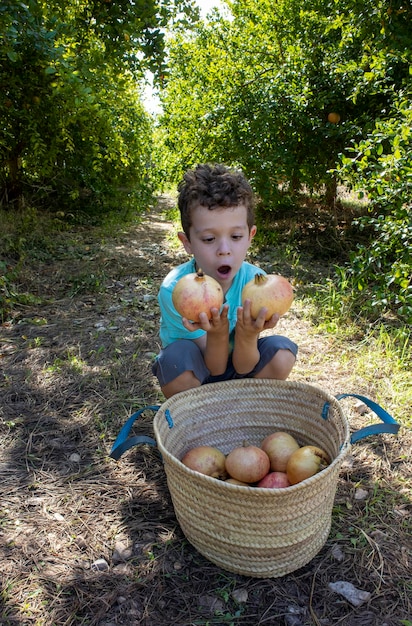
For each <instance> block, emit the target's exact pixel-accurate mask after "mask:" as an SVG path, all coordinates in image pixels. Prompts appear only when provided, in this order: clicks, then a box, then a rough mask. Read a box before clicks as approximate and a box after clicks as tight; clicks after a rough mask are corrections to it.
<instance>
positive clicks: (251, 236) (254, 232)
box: [249, 225, 257, 240]
mask: <svg viewBox="0 0 412 626" xmlns="http://www.w3.org/2000/svg"><path fill="white" fill-rule="evenodd" d="M256 231H257V226H255V225H253V226H252V228H251V229H250V232H249V238H250V240H252V239H253V237H254V236H255V235H256Z"/></svg>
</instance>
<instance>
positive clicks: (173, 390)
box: [161, 371, 200, 398]
mask: <svg viewBox="0 0 412 626" xmlns="http://www.w3.org/2000/svg"><path fill="white" fill-rule="evenodd" d="M199 386H200V380H199V379H198V378H196V376H195V375H194V373H193V372H192V371H186V372H183V373H182V374H180V375H179V376H177V377H176V378H174V379H173V380H171V381H170V383H167V384H166V385H164V386H163V387H162V388H161V389H162V393H163V395H164V396H165V398H171V396H174V395H175V394H177V393H180V392H181V391H188V389H194V388H195V387H199Z"/></svg>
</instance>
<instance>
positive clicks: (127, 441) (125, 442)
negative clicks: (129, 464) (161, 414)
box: [110, 405, 160, 461]
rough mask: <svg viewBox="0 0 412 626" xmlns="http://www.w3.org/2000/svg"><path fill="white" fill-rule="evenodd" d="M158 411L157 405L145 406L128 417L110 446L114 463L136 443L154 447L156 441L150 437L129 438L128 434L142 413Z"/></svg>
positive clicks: (137, 436)
mask: <svg viewBox="0 0 412 626" xmlns="http://www.w3.org/2000/svg"><path fill="white" fill-rule="evenodd" d="M159 409H160V406H159V405H153V406H145V407H143V408H142V409H139V411H136V413H133V415H131V416H130V417H129V419H128V420H127V422H126V423H125V424H124V426H123V427H122V429H121V431H120V433H119V434H118V435H117V438H116V441H115V442H114V444H113V446H112V449H111V452H110V457H111V458H112V459H115V460H116V461H118V460H119V459H120V457H121V456H122V454H123V453H124V452H126V450H129V448H132V447H133V446H135V445H137V444H138V443H147V444H149V445H150V446H155V445H156V441H155V440H154V439H153V438H152V437H146V436H145V435H136V437H129V433H130V431H131V429H132V426H133V424H134V423H135V421H136V420H137V418H138V417H140V415H141V414H142V413H143V412H144V411H158V410H159Z"/></svg>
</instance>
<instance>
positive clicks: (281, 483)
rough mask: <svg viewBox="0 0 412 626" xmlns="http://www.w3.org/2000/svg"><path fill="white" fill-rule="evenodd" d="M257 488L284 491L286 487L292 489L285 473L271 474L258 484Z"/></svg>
mask: <svg viewBox="0 0 412 626" xmlns="http://www.w3.org/2000/svg"><path fill="white" fill-rule="evenodd" d="M256 487H266V488H267V489H283V488H284V487H290V482H289V479H288V477H287V474H286V473H285V472H269V474H266V476H264V477H263V478H262V480H260V481H259V482H258V484H257V485H256Z"/></svg>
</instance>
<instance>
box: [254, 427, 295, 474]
mask: <svg viewBox="0 0 412 626" xmlns="http://www.w3.org/2000/svg"><path fill="white" fill-rule="evenodd" d="M261 448H262V450H264V451H265V452H266V454H267V455H268V457H269V459H270V469H271V470H272V471H273V472H286V464H287V462H288V460H289V457H290V456H291V454H292V453H293V452H295V450H298V448H299V444H298V442H297V441H296V439H295V438H294V437H292V435H290V434H289V433H285V432H281V431H280V432H276V433H272V434H271V435H268V436H267V437H266V438H265V439H264V440H263V441H262V445H261Z"/></svg>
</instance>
